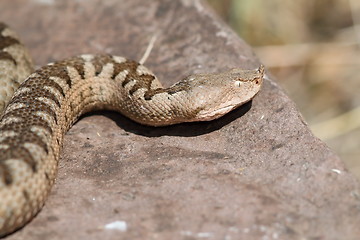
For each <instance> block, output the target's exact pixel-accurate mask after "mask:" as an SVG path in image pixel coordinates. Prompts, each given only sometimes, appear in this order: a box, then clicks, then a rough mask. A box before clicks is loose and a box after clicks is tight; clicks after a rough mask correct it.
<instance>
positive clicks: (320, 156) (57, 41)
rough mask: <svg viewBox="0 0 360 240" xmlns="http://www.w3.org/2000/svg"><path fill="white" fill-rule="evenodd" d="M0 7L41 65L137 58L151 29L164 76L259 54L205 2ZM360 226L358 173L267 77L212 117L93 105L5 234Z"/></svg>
mask: <svg viewBox="0 0 360 240" xmlns="http://www.w3.org/2000/svg"><path fill="white" fill-rule="evenodd" d="M0 18H1V19H0V20H1V21H4V22H7V23H8V24H10V25H11V26H12V28H14V29H15V30H16V31H18V32H19V35H20V36H21V38H22V39H23V42H24V43H25V44H26V45H27V46H28V47H29V49H30V52H31V54H32V56H33V57H34V61H35V63H36V64H37V65H38V66H40V65H43V64H46V63H47V62H51V61H55V60H60V59H63V58H66V57H69V56H73V55H77V54H81V53H104V52H105V53H111V54H116V55H121V56H125V57H128V58H132V59H136V60H139V59H140V58H141V56H142V55H143V53H144V51H145V49H146V47H147V45H148V43H149V41H150V39H151V37H152V36H154V35H156V36H157V40H156V42H155V45H154V48H153V50H152V52H151V54H150V57H149V59H148V60H147V62H146V65H147V66H148V67H149V68H150V69H152V70H153V71H154V72H155V73H156V74H157V76H158V77H159V79H160V80H161V81H162V82H163V83H164V85H166V86H169V85H170V84H172V83H175V82H177V81H178V80H180V79H181V78H182V77H185V76H187V75H189V74H192V73H200V72H218V71H221V70H225V69H228V68H231V67H243V68H256V67H258V66H259V64H260V62H259V60H258V59H256V57H255V56H254V54H253V52H252V50H251V48H250V47H249V46H248V45H246V44H245V43H244V42H243V41H242V40H241V39H239V38H238V37H237V36H236V35H235V34H234V33H233V32H232V31H231V30H229V28H228V27H227V26H226V25H225V24H224V23H223V22H221V21H220V20H219V19H218V18H217V17H216V16H215V15H214V14H213V13H212V11H211V10H209V8H208V7H207V6H206V5H205V4H204V3H203V2H202V1H195V0H194V1H192V0H176V1H175V0H154V1H143V0H131V1H130V0H129V1H125V0H87V1H73V0H61V1H60V0H58V1H55V0H12V1H1V2H0ZM116 221H119V222H118V223H120V224H119V228H118V229H108V228H107V226H109V225H107V224H110V223H114V222H116ZM359 226H360V188H359V182H358V181H357V180H356V179H355V178H354V177H353V176H352V175H351V174H350V173H349V172H348V171H347V170H346V169H344V164H343V163H342V161H341V160H340V159H339V158H338V157H337V156H336V155H335V154H334V153H333V152H332V151H331V150H329V148H328V147H327V146H326V145H325V144H324V143H323V142H321V141H320V140H319V139H317V138H316V137H314V136H313V135H312V133H311V132H310V130H309V129H308V127H307V125H306V123H305V122H304V121H303V119H302V117H301V115H300V113H299V112H298V111H297V109H296V107H295V106H294V103H293V102H292V101H291V100H290V99H289V98H288V97H287V96H286V95H285V94H284V92H283V91H282V90H281V89H280V88H279V87H278V85H277V84H276V83H275V82H274V81H273V80H271V79H270V80H269V79H267V80H266V81H265V83H264V85H263V88H262V90H261V92H260V94H258V95H257V96H256V97H255V98H254V100H253V101H252V103H249V104H246V105H245V106H243V107H241V108H240V109H238V110H236V111H234V112H232V113H230V114H228V115H226V116H225V117H223V118H221V119H219V120H216V121H212V122H204V123H193V124H180V125H177V126H172V127H164V128H151V127H144V126H141V125H138V124H136V123H134V122H132V121H130V120H128V119H126V118H124V117H123V116H121V115H120V114H117V113H110V112H96V113H93V114H89V115H86V116H84V117H83V118H82V119H81V120H80V121H78V122H77V123H76V124H75V126H74V127H73V128H72V129H71V130H70V131H69V132H68V134H67V136H66V138H65V145H64V149H63V154H62V157H61V161H60V164H59V173H58V178H57V182H56V184H55V186H54V188H53V190H52V193H51V195H50V197H49V199H48V201H47V203H46V205H45V207H44V208H43V210H42V211H41V212H40V213H39V214H38V215H37V216H36V217H35V219H34V220H33V221H31V222H30V223H29V224H28V225H26V226H25V227H24V228H23V229H21V230H20V231H18V232H16V233H14V234H12V235H10V236H8V239H9V240H15V239H16V240H22V239H26V240H33V239H36V240H45V239H52V240H56V239H102V240H106V239H187V240H190V239H225V240H231V239H314V240H315V239H319V240H320V239H346V240H348V239H359V236H360V228H359Z"/></svg>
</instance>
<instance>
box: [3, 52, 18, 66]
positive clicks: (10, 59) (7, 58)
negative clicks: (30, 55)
mask: <svg viewBox="0 0 360 240" xmlns="http://www.w3.org/2000/svg"><path fill="white" fill-rule="evenodd" d="M0 60H9V61H11V62H12V63H14V64H15V65H17V63H16V61H15V59H14V58H13V57H12V56H11V55H10V54H9V53H7V52H4V51H0Z"/></svg>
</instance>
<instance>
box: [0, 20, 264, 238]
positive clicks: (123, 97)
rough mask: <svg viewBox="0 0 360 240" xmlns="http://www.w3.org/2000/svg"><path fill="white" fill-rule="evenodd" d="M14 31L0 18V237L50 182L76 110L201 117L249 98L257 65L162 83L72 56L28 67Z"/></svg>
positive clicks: (125, 67)
mask: <svg viewBox="0 0 360 240" xmlns="http://www.w3.org/2000/svg"><path fill="white" fill-rule="evenodd" d="M32 72H33V66H32V61H31V59H30V57H29V55H28V53H27V51H26V49H25V47H24V46H23V45H22V44H21V43H20V41H19V40H18V38H17V36H16V34H15V33H14V32H13V31H12V30H11V29H9V28H8V27H7V26H6V25H5V24H3V23H0V120H1V121H0V236H4V235H6V234H9V233H11V232H13V231H14V230H16V229H18V228H20V227H22V226H23V225H24V224H26V223H27V222H28V221H30V220H31V219H32V218H33V217H34V215H35V214H37V212H38V211H39V210H40V209H41V207H42V206H43V205H44V202H45V200H46V198H47V196H48V194H49V192H50V189H51V187H52V185H53V184H54V181H55V177H56V173H57V166H58V159H59V155H60V150H61V146H62V143H63V139H64V135H65V133H66V132H67V130H68V129H69V128H70V127H71V126H72V124H73V123H74V122H75V121H76V120H77V119H78V118H79V116H80V115H81V114H83V113H86V112H89V111H93V110H100V109H105V110H113V111H118V112H120V113H121V114H123V115H125V116H127V117H128V118H130V119H132V120H134V121H136V122H138V123H140V124H145V125H150V126H165V125H171V124H177V123H181V122H192V121H209V120H212V119H215V118H218V117H220V116H222V115H224V114H226V113H227V112H229V111H231V110H232V109H234V108H236V107H238V106H240V105H242V104H243V103H245V102H248V101H249V100H251V99H252V98H253V97H254V96H255V95H256V93H257V92H258V91H259V90H260V87H261V85H262V82H263V76H264V68H263V67H262V66H261V67H260V68H259V69H256V70H241V69H232V70H229V71H227V72H223V73H213V74H197V75H192V76H189V77H187V78H185V79H183V80H181V81H179V82H178V83H176V84H174V85H173V86H171V87H169V88H163V87H162V86H161V83H160V82H159V81H158V79H157V78H156V76H154V75H153V73H152V72H151V71H150V70H148V69H147V68H146V67H144V66H143V65H142V64H140V63H138V62H135V61H132V60H128V59H126V58H123V57H118V56H111V55H106V54H104V55H80V56H77V57H72V58H68V59H66V60H63V61H59V62H55V63H50V64H48V65H46V66H44V67H41V68H39V69H38V70H36V71H34V72H33V73H32Z"/></svg>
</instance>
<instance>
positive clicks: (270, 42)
mask: <svg viewBox="0 0 360 240" xmlns="http://www.w3.org/2000/svg"><path fill="white" fill-rule="evenodd" d="M208 2H209V3H210V4H211V5H212V6H213V7H214V8H215V10H216V11H217V12H218V13H219V14H220V15H221V16H222V17H223V18H224V20H225V21H227V22H228V23H229V24H230V25H231V26H232V27H233V29H235V31H237V32H238V33H239V35H240V36H241V37H242V38H243V39H245V40H246V41H247V42H248V43H249V44H250V45H251V46H253V47H254V49H255V51H256V53H257V55H258V56H259V58H260V59H261V61H262V62H263V63H264V64H265V65H266V66H267V68H268V69H269V70H270V71H271V72H272V74H273V75H275V76H276V78H277V80H278V82H279V83H280V85H282V86H283V88H285V90H286V91H287V92H288V94H289V95H290V97H291V98H292V99H293V100H294V101H295V102H296V104H297V106H298V108H299V109H300V111H301V112H302V114H303V115H304V117H305V119H306V121H307V122H308V123H309V125H310V127H311V129H312V130H313V132H314V134H315V135H316V136H318V137H319V138H321V139H322V140H324V141H325V142H326V143H327V144H328V145H329V146H330V147H331V148H332V149H333V150H334V151H336V152H337V153H338V154H339V155H340V157H341V158H342V159H343V160H344V161H345V163H346V164H347V166H348V168H349V169H350V171H352V172H354V173H355V174H356V175H357V176H358V177H359V178H360V94H359V90H360V81H359V80H360V77H359V74H360V73H359V69H360V1H359V0H317V1H314V0H298V1H283V0H223V1H220V0H208Z"/></svg>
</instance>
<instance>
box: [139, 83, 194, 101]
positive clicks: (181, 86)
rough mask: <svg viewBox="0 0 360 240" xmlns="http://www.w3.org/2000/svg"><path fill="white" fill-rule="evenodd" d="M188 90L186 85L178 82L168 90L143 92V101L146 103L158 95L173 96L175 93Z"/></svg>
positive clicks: (158, 89) (159, 89)
mask: <svg viewBox="0 0 360 240" xmlns="http://www.w3.org/2000/svg"><path fill="white" fill-rule="evenodd" d="M189 89H190V87H189V85H188V84H187V83H185V82H179V83H177V84H175V85H174V86H172V87H169V88H157V89H150V90H148V91H146V92H145V94H144V99H145V100H147V101H148V100H151V99H152V97H153V96H154V95H156V94H159V93H168V94H169V95H173V94H175V93H177V92H181V91H187V90H189Z"/></svg>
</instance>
